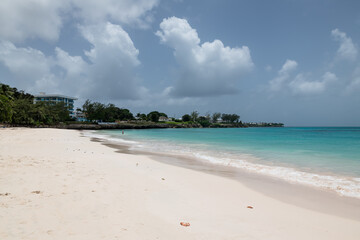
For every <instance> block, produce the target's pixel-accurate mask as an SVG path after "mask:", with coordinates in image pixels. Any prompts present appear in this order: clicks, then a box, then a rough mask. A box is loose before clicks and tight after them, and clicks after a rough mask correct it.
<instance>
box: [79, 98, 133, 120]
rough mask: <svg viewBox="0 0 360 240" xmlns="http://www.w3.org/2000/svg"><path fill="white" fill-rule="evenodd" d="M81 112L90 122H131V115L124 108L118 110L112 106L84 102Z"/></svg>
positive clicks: (88, 101)
mask: <svg viewBox="0 0 360 240" xmlns="http://www.w3.org/2000/svg"><path fill="white" fill-rule="evenodd" d="M83 112H84V113H85V115H86V118H87V119H88V120H90V121H100V122H115V121H116V120H119V121H124V120H132V119H134V116H133V114H132V113H131V112H130V111H129V110H128V109H125V108H118V107H116V106H115V105H114V104H111V103H110V104H107V105H105V104H102V103H99V102H91V101H90V100H86V102H85V103H84V105H83Z"/></svg>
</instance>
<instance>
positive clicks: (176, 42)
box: [156, 17, 254, 97]
mask: <svg viewBox="0 0 360 240" xmlns="http://www.w3.org/2000/svg"><path fill="white" fill-rule="evenodd" d="M156 35H157V36H159V37H160V40H161V42H162V43H163V44H166V45H168V46H169V47H171V48H173V49H174V56H175V59H176V61H177V63H178V65H179V68H180V69H179V72H180V73H179V77H178V79H177V80H176V83H175V85H174V86H173V87H172V88H171V93H172V94H173V95H176V96H181V97H197V96H216V95H224V94H232V93H235V92H237V84H238V82H239V81H240V80H241V78H242V76H243V74H244V73H246V72H249V71H250V70H252V68H253V66H254V64H253V62H252V59H251V55H250V50H249V48H248V47H247V46H243V47H240V48H239V47H235V48H230V47H227V46H224V44H223V43H222V42H221V41H220V40H214V41H213V42H205V43H203V44H201V45H200V38H199V36H198V34H197V31H196V29H194V28H192V27H191V26H190V25H189V23H188V21H187V20H186V19H180V18H177V17H170V18H166V19H163V21H162V22H161V24H160V30H159V31H157V32H156Z"/></svg>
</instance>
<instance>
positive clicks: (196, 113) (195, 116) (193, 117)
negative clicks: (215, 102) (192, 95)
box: [190, 111, 199, 122]
mask: <svg viewBox="0 0 360 240" xmlns="http://www.w3.org/2000/svg"><path fill="white" fill-rule="evenodd" d="M190 116H191V121H193V122H196V120H197V118H198V117H199V113H198V112H197V111H193V112H192V113H191V114H190Z"/></svg>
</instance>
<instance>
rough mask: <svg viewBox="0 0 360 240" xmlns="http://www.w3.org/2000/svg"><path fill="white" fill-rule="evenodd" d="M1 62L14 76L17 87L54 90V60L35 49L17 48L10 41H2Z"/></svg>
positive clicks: (0, 43) (0, 49) (0, 47)
mask: <svg viewBox="0 0 360 240" xmlns="http://www.w3.org/2000/svg"><path fill="white" fill-rule="evenodd" d="M0 62H1V63H2V64H3V65H4V66H5V67H7V69H8V70H9V71H10V72H11V74H12V76H13V81H14V85H15V86H22V88H26V89H29V90H30V91H31V90H35V89H37V90H42V89H41V86H46V87H47V88H48V89H54V88H55V86H56V82H55V76H54V74H53V73H52V71H51V67H52V64H53V59H52V58H49V57H47V56H45V55H44V54H43V53H42V52H41V51H39V50H36V49H33V48H17V47H16V46H15V45H14V44H13V43H11V42H9V41H0Z"/></svg>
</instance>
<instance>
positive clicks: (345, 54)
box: [331, 28, 358, 61]
mask: <svg viewBox="0 0 360 240" xmlns="http://www.w3.org/2000/svg"><path fill="white" fill-rule="evenodd" d="M331 35H332V36H333V38H334V39H335V40H336V41H337V42H339V43H340V47H339V49H338V50H337V56H338V57H339V58H340V59H345V60H350V61H354V60H356V57H357V54H358V49H357V47H356V46H355V44H354V43H353V41H352V39H351V38H350V37H348V36H347V35H346V33H344V32H341V31H340V30H339V29H337V28H336V29H334V30H332V31H331Z"/></svg>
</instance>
